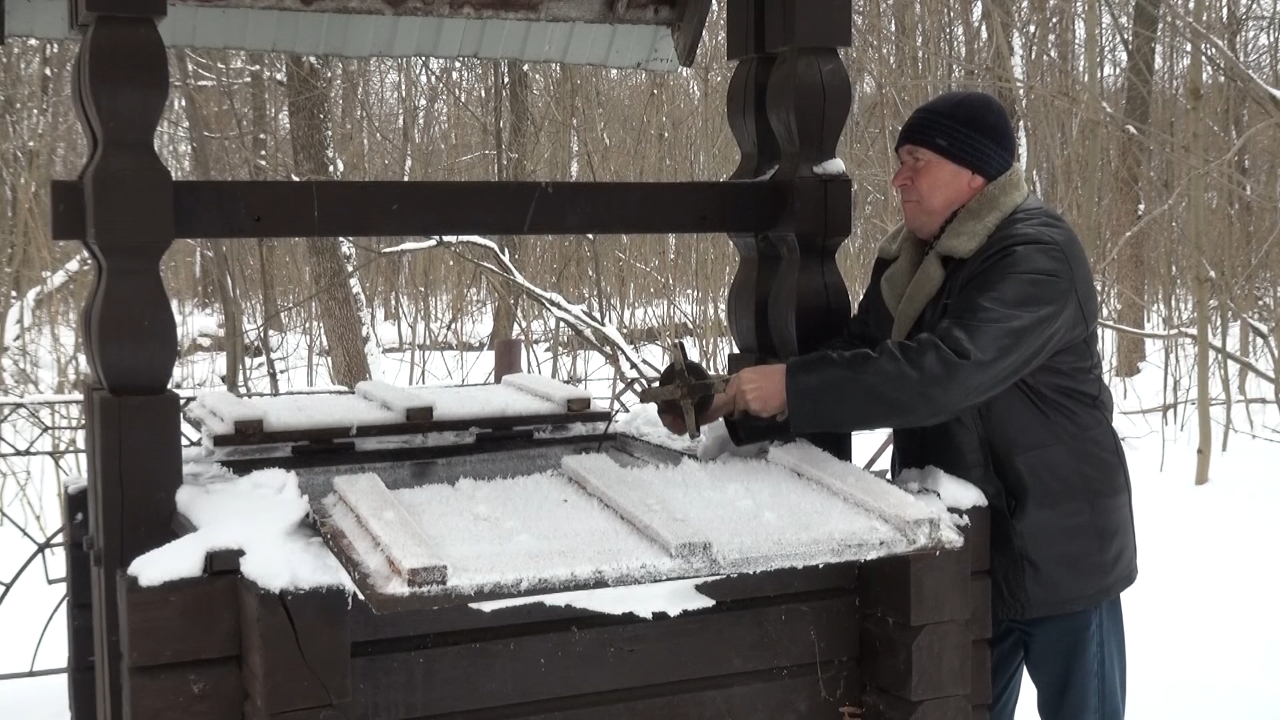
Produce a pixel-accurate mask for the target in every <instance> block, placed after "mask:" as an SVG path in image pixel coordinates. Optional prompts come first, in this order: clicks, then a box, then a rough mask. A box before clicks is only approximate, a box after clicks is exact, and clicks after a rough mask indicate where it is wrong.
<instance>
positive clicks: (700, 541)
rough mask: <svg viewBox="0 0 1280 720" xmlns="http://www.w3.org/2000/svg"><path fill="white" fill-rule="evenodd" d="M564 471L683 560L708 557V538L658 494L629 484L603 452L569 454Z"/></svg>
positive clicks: (583, 487) (561, 466) (564, 462)
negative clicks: (668, 505) (653, 494)
mask: <svg viewBox="0 0 1280 720" xmlns="http://www.w3.org/2000/svg"><path fill="white" fill-rule="evenodd" d="M560 468H561V469H562V470H563V471H564V474H565V475H566V476H568V477H569V478H570V479H571V480H573V481H574V482H576V483H577V484H578V485H580V486H581V487H582V489H583V490H586V491H587V492H588V493H590V494H592V495H594V496H596V497H597V498H599V499H600V501H601V502H603V503H604V504H605V505H608V506H609V507H611V508H613V510H614V511H615V512H617V513H618V514H619V515H621V516H622V517H623V519H625V520H626V521H627V522H629V523H631V524H632V525H634V526H635V527H636V528H637V529H638V530H640V532H642V533H644V534H645V535H647V536H648V537H650V538H651V539H652V540H653V541H654V542H657V543H658V544H659V545H661V546H662V547H663V548H664V549H665V550H666V551H667V552H668V553H670V554H671V556H672V557H676V558H680V559H682V560H693V561H699V560H701V561H707V560H710V559H711V550H712V548H711V541H710V540H709V539H707V537H706V536H705V535H703V534H702V533H701V532H699V531H698V529H697V528H695V527H694V526H693V525H691V524H690V523H688V522H687V521H686V520H685V519H684V518H683V517H682V516H681V515H680V514H679V513H677V512H675V510H676V508H670V507H667V506H666V503H664V502H663V501H662V500H661V499H660V498H654V497H646V496H643V495H641V494H640V493H639V492H637V491H636V490H635V488H634V486H632V485H629V484H628V483H627V482H626V480H625V477H624V476H623V468H622V467H621V466H620V465H618V464H617V463H616V462H614V461H613V459H612V458H609V457H607V456H604V455H568V456H566V457H565V458H564V459H563V460H562V461H561V463H560Z"/></svg>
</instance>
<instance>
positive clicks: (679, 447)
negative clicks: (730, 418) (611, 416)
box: [613, 403, 706, 456]
mask: <svg viewBox="0 0 1280 720" xmlns="http://www.w3.org/2000/svg"><path fill="white" fill-rule="evenodd" d="M613 426H614V428H615V429H616V430H617V432H618V434H619V435H627V436H629V437H633V438H636V439H637V440H643V441H645V442H647V443H652V444H654V445H659V446H661V447H665V448H670V449H672V450H675V451H677V452H681V453H684V454H686V455H694V456H696V455H697V454H698V448H699V447H701V445H702V442H703V440H704V439H705V437H706V436H705V435H703V436H702V437H700V438H699V439H697V440H691V439H689V436H688V435H675V434H672V432H671V431H670V430H668V429H667V428H666V427H665V426H664V425H663V424H662V419H661V418H659V417H658V406H657V405H654V404H651V403H645V404H642V405H636V406H634V407H632V408H631V412H629V413H623V414H621V415H619V416H618V419H617V421H616V422H614V424H613Z"/></svg>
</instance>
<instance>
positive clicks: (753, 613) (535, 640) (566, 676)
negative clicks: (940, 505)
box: [354, 596, 967, 718]
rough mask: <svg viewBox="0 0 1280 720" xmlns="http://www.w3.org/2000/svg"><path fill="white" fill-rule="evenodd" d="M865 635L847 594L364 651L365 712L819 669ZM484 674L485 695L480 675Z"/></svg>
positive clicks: (360, 669) (479, 704)
mask: <svg viewBox="0 0 1280 720" xmlns="http://www.w3.org/2000/svg"><path fill="white" fill-rule="evenodd" d="M857 637H858V633H857V608H856V604H855V603H854V602H853V598H852V597H851V596H846V597H841V598H831V599H827V600H816V601H812V602H808V603H801V604H794V605H784V606H771V607H764V608H752V609H745V610H740V611H733V612H723V613H711V614H702V615H697V616H690V617H676V618H673V619H669V620H658V621H649V622H641V623H631V624H627V625H621V626H612V627H604V628H595V629H588V630H583V631H580V632H573V631H569V632H556V633H549V634H543V635H532V636H524V637H516V638H510V639H506V640H496V641H489V642H471V643H467V642H463V643H460V644H454V645H447V646H443V647H433V648H431V649H427V650H421V651H417V652H410V653H402V654H390V655H379V656H371V657H361V658H356V660H355V666H354V677H355V686H356V699H357V703H358V705H359V707H358V708H357V709H356V712H357V714H362V715H363V716H368V717H400V718H404V717H417V716H423V715H435V714H444V713H456V712H463V711H472V710H478V709H482V708H488V707H497V706H502V705H513V704H517V703H531V702H536V701H545V700H549V699H553V698H557V697H563V696H569V695H585V694H590V693H604V692H611V691H618V690H623V689H627V688H638V687H644V686H651V685H658V684H662V683H671V682H677V681H682V680H692V679H697V678H708V677H716V676H720V675H727V674H732V673H742V672H751V671H758V670H767V669H771V668H777V667H788V666H801V665H804V666H807V667H809V668H810V672H815V673H816V672H817V668H818V665H819V664H826V663H827V662H835V661H837V660H843V659H847V658H851V657H853V656H855V655H856V654H857V650H858V645H857ZM966 670H967V668H966ZM485 673H492V675H491V679H490V680H489V681H488V682H486V683H485V691H484V692H482V693H477V692H475V690H474V682H475V680H474V678H475V677H476V676H477V675H478V674H485ZM966 685H967V677H966Z"/></svg>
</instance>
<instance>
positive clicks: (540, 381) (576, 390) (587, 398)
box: [502, 372, 591, 412]
mask: <svg viewBox="0 0 1280 720" xmlns="http://www.w3.org/2000/svg"><path fill="white" fill-rule="evenodd" d="M502 384H503V385H507V386H509V387H513V388H515V389H517V390H520V391H522V392H526V393H529V394H530V395H533V396H534V397H539V398H542V399H543V400H546V401H548V402H553V403H556V404H557V405H559V406H560V407H561V408H563V409H564V411H565V412H582V411H583V410H590V409H591V393H590V392H588V391H587V390H585V389H583V388H580V387H576V386H574V385H569V384H566V383H562V382H560V381H559V380H555V379H553V378H549V377H545V376H542V375H533V374H531V373H522V372H516V373H513V374H508V375H504V376H503V377H502Z"/></svg>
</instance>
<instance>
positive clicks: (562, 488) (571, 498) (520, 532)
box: [392, 473, 674, 587]
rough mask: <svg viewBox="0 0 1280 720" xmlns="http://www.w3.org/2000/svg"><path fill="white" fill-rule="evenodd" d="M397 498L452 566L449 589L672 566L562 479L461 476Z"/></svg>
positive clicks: (544, 582)
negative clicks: (453, 480)
mask: <svg viewBox="0 0 1280 720" xmlns="http://www.w3.org/2000/svg"><path fill="white" fill-rule="evenodd" d="M392 494H393V495H395V497H396V499H397V500H398V501H399V502H400V504H401V505H402V506H403V507H404V508H405V510H406V511H407V512H408V513H409V515H410V516H411V517H412V518H413V519H414V520H415V521H416V522H417V523H418V525H419V528H420V529H421V530H422V533H423V535H424V536H425V537H426V538H427V542H428V543H429V544H430V545H431V546H432V547H433V548H435V549H436V551H437V553H438V554H439V557H440V558H441V559H442V560H443V561H444V562H445V564H446V565H447V566H448V568H449V584H450V585H451V586H474V587H495V586H508V587H511V586H514V587H518V586H521V585H523V584H525V583H526V582H534V583H536V584H538V585H552V584H556V583H562V582H569V581H575V582H580V581H595V580H599V579H603V578H605V577H609V576H615V577H616V576H628V575H641V574H645V573H663V572H666V571H667V570H669V569H670V568H671V567H672V566H673V565H674V563H673V561H672V560H671V559H670V558H669V557H668V556H667V554H666V553H665V552H664V551H663V550H662V548H661V547H659V546H658V545H657V544H655V543H654V542H652V541H651V540H649V539H648V538H646V537H645V536H644V535H642V534H641V533H640V532H639V531H637V530H635V529H634V528H632V527H631V526H630V525H628V524H626V523H623V522H619V520H618V517H617V515H615V514H614V512H613V511H612V510H610V509H609V508H607V507H605V506H604V505H603V504H601V503H600V502H599V501H597V500H596V499H595V498H592V497H591V496H589V495H587V494H586V493H584V492H583V491H582V490H581V489H579V488H578V487H577V486H576V485H574V484H573V483H572V482H570V481H569V480H568V479H566V478H565V477H564V476H563V475H560V474H559V473H538V474H533V475H525V476H520V477H515V478H503V479H497V480H475V479H473V478H462V479H460V480H459V481H458V482H457V483H455V484H452V485H447V484H433V485H427V486H424V487H417V488H408V489H403V490H395V491H393V492H392ZM531 576H532V577H531Z"/></svg>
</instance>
